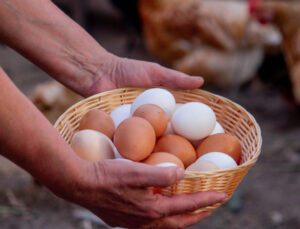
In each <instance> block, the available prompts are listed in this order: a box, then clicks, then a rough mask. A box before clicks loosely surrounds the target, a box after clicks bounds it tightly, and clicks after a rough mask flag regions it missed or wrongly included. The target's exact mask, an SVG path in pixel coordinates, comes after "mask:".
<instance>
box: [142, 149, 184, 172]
mask: <svg viewBox="0 0 300 229" xmlns="http://www.w3.org/2000/svg"><path fill="white" fill-rule="evenodd" d="M143 163H145V164H148V165H157V164H161V163H173V164H176V165H178V166H179V167H181V168H184V165H183V163H182V161H181V160H180V159H179V158H178V157H176V156H175V155H173V154H170V153H164V152H157V153H152V154H151V155H150V156H149V157H148V158H147V159H146V160H144V161H143Z"/></svg>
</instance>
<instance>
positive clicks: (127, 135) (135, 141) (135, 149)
mask: <svg viewBox="0 0 300 229" xmlns="http://www.w3.org/2000/svg"><path fill="white" fill-rule="evenodd" d="M155 141H156V136H155V131H154V129H153V127H152V126H151V124H150V123H149V122H148V121H147V120H145V119H143V118H140V117H132V118H129V119H126V120H124V121H123V122H122V123H121V124H120V125H119V127H118V128H117V130H116V131H115V135H114V143H115V146H116V148H117V151H118V152H119V153H120V154H121V156H122V157H124V158H126V159H129V160H132V161H141V160H144V159H145V158H147V157H148V156H149V155H150V153H151V152H152V151H153V149H154V146H155Z"/></svg>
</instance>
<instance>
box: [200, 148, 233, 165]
mask: <svg viewBox="0 0 300 229" xmlns="http://www.w3.org/2000/svg"><path fill="white" fill-rule="evenodd" d="M198 161H211V162H213V163H215V164H216V165H217V166H218V167H219V168H220V169H230V168H234V167H237V163H236V162H235V160H233V158H232V157H230V156H229V155H228V154H225V153H221V152H211V153H207V154H204V155H203V156H202V157H200V158H199V159H198Z"/></svg>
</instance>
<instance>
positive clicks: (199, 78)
mask: <svg viewBox="0 0 300 229" xmlns="http://www.w3.org/2000/svg"><path fill="white" fill-rule="evenodd" d="M193 77H194V78H196V79H198V80H204V79H203V77H201V76H193Z"/></svg>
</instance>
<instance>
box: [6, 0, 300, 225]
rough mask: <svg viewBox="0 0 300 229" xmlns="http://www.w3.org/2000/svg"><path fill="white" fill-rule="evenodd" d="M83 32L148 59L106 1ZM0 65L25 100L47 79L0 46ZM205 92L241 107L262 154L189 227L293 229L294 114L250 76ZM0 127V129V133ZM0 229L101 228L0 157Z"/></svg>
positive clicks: (297, 124)
mask: <svg viewBox="0 0 300 229" xmlns="http://www.w3.org/2000/svg"><path fill="white" fill-rule="evenodd" d="M98 2H99V3H98V4H99V5H98V6H99V8H98V11H97V12H98V13H97V14H96V15H93V17H92V18H90V22H89V23H90V24H89V25H90V26H89V31H90V32H91V34H92V35H93V36H94V37H95V38H96V39H97V40H98V41H99V42H100V43H101V44H102V45H103V46H104V47H105V48H106V49H107V50H109V51H111V52H113V53H115V54H117V55H120V56H126V57H131V58H138V59H144V60H152V58H151V57H150V55H149V54H148V53H147V51H146V49H145V47H144V46H143V42H142V39H141V37H140V36H138V34H137V33H136V32H134V31H133V30H132V29H130V28H128V27H127V26H126V25H124V24H122V23H121V21H122V20H120V16H119V15H118V13H117V12H116V11H115V10H113V9H112V8H111V7H110V6H109V5H108V4H107V2H106V1H98ZM0 65H1V66H2V67H3V68H4V70H5V71H6V72H7V73H8V74H9V75H10V77H11V78H12V80H13V81H14V82H15V83H16V85H17V86H18V87H19V88H20V89H21V90H22V91H23V92H24V93H25V94H26V95H29V94H30V93H31V91H32V90H33V88H34V87H35V85H37V84H38V83H40V82H45V81H49V80H51V79H50V77H48V76H47V75H46V74H45V73H43V72H42V71H40V70H39V69H38V68H36V67H35V66H34V65H32V64H31V63H29V62H28V61H27V60H25V59H24V58H23V57H21V56H20V55H18V54H17V53H15V52H14V51H12V50H11V49H9V48H7V47H5V46H1V45H0ZM207 90H209V91H213V92H215V93H218V94H221V95H223V96H226V97H228V98H230V99H232V100H233V101H235V102H237V103H239V104H241V105H242V106H243V107H245V108H246V109H247V110H248V111H250V112H251V113H252V114H253V115H254V117H255V118H256V119H257V121H258V122H259V124H260V125H261V128H262V133H263V149H262V155H261V157H260V158H259V161H258V163H257V164H256V166H255V167H254V168H252V169H251V171H250V172H249V174H248V175H247V176H246V178H245V179H244V181H243V182H242V183H241V185H240V186H239V187H238V189H237V191H236V192H235V195H234V196H233V198H232V199H231V201H229V203H228V204H227V205H225V206H223V207H221V208H219V209H218V210H216V211H215V212H214V214H213V216H211V217H210V218H209V219H207V220H205V221H203V222H201V223H200V224H198V225H196V226H194V227H192V228H195V229H196V228H209V229H225V228H230V229H238V228H243V229H298V228H300V218H299V212H300V196H299V191H300V140H299V136H300V112H299V109H298V108H297V107H296V106H292V105H290V104H289V102H288V101H287V100H286V99H284V96H283V95H282V93H281V92H280V90H279V89H278V87H277V86H276V85H274V84H271V83H263V81H262V80H261V79H260V78H258V77H256V78H254V79H253V80H252V81H251V82H249V83H248V84H247V85H245V86H243V87H241V88H239V89H227V90H224V89H223V90H220V89H215V88H212V87H208V88H207ZM0 128H1V127H0ZM0 177H1V178H0V228H1V229H40V228H43V229H48V228H49V229H50V228H56V229H71V228H80V229H81V228H82V229H88V228H102V227H101V226H99V224H97V222H94V220H93V219H90V218H89V217H88V218H85V219H82V218H81V217H78V214H76V211H78V210H80V209H79V208H78V207H77V206H74V205H72V204H69V203H66V202H64V201H62V200H60V199H58V198H56V197H55V196H53V195H52V194H51V193H50V192H49V191H47V190H46V189H45V188H43V187H39V186H36V185H34V183H33V182H32V179H31V177H30V176H29V175H28V174H27V173H26V172H24V171H22V170H21V169H19V168H17V167H16V166H15V165H13V164H12V163H10V162H8V161H7V160H5V159H4V158H1V157H0ZM92 222H94V223H92Z"/></svg>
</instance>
